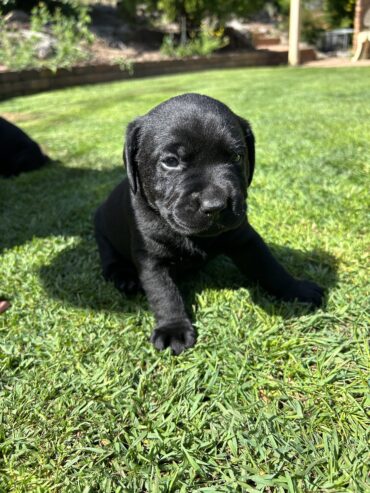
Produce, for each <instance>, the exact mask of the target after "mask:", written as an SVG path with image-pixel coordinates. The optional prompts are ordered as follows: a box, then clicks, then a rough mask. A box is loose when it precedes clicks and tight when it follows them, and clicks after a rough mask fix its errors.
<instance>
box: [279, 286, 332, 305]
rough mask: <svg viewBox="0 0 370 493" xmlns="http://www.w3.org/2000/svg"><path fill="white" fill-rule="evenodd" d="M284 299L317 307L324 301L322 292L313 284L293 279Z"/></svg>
mask: <svg viewBox="0 0 370 493" xmlns="http://www.w3.org/2000/svg"><path fill="white" fill-rule="evenodd" d="M284 298H285V299H286V300H289V301H293V300H298V301H301V302H303V303H310V304H311V305H314V306H317V307H319V306H321V305H322V304H323V301H324V290H323V288H322V287H321V286H319V285H318V284H316V283H315V282H312V281H306V280H300V279H295V280H294V283H293V285H292V286H291V287H290V289H289V292H288V293H287V294H286V295H285V296H284Z"/></svg>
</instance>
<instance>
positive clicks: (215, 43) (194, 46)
mask: <svg viewBox="0 0 370 493" xmlns="http://www.w3.org/2000/svg"><path fill="white" fill-rule="evenodd" d="M227 43H228V38H227V37H225V36H223V30H222V29H221V30H218V31H214V30H212V29H210V28H209V27H208V26H207V25H206V24H205V23H203V24H202V26H201V29H200V32H199V34H198V35H193V36H192V37H191V38H190V39H188V40H187V41H186V42H185V43H180V42H176V41H175V39H174V37H173V36H171V35H168V36H165V38H164V40H163V43H162V46H161V51H162V53H164V54H165V55H169V56H172V57H179V58H182V57H190V56H194V55H199V56H207V55H210V54H211V53H213V52H214V51H216V50H218V49H220V48H223V47H224V46H226V45H227Z"/></svg>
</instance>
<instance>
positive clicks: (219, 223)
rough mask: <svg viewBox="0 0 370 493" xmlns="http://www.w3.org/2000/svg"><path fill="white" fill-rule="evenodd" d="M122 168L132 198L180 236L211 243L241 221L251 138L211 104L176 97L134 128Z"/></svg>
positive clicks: (249, 178)
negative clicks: (210, 238)
mask: <svg viewBox="0 0 370 493" xmlns="http://www.w3.org/2000/svg"><path fill="white" fill-rule="evenodd" d="M124 160H125V165H126V169H127V174H128V178H129V182H130V186H131V189H132V192H133V193H134V194H136V193H140V194H141V195H142V196H143V198H144V200H146V201H147V203H148V205H149V206H150V207H151V208H153V209H155V210H156V211H158V213H159V214H160V215H161V216H162V218H163V219H164V220H165V221H166V222H167V223H168V224H169V225H170V226H171V228H172V229H174V230H175V231H177V232H179V233H181V234H184V235H199V236H211V235H217V234H220V233H222V232H223V231H227V230H229V229H233V228H236V227H238V226H239V225H240V224H241V223H242V221H243V220H244V218H245V212H246V205H245V199H246V195H247V192H246V190H247V187H248V185H249V184H250V183H251V181H252V176H253V171H254V136H253V133H252V130H251V128H250V126H249V124H248V122H247V121H245V120H243V119H242V118H240V117H238V116H237V115H235V114H234V113H233V112H232V111H231V110H230V109H229V108H228V107H227V106H225V105H224V104H223V103H220V102H219V101H216V100H214V99H212V98H209V97H207V96H201V95H199V94H184V95H182V96H177V97H175V98H172V99H169V100H168V101H165V102H164V103H162V104H160V105H159V106H157V107H156V108H154V109H153V110H152V111H150V112H149V113H148V114H147V115H145V116H143V117H140V118H138V119H136V120H134V121H133V122H131V123H130V124H129V126H128V128H127V133H126V144H125V152H124Z"/></svg>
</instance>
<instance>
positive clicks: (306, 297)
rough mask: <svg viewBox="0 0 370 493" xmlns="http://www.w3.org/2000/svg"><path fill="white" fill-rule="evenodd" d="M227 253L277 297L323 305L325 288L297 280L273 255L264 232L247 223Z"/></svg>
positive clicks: (231, 242)
mask: <svg viewBox="0 0 370 493" xmlns="http://www.w3.org/2000/svg"><path fill="white" fill-rule="evenodd" d="M226 254H227V255H229V256H230V257H231V259H232V260H233V261H234V263H235V264H236V265H237V266H238V267H239V269H240V270H241V271H242V273H243V274H244V275H245V276H246V277H248V278H249V279H250V280H251V281H253V282H256V283H258V284H259V285H261V286H262V287H263V288H264V289H265V290H266V291H267V292H268V293H270V294H272V295H274V296H276V297H277V298H280V299H283V300H287V301H292V300H294V299H297V300H298V301H302V302H305V303H311V304H312V305H315V306H320V305H321V304H322V301H323V295H324V291H323V289H322V288H321V287H320V286H318V285H317V284H316V283H314V282H312V281H306V280H300V279H295V278H294V277H293V276H291V275H290V274H289V273H288V272H287V271H286V270H285V269H284V267H283V266H282V265H281V264H280V263H279V262H278V261H277V260H276V259H275V258H274V257H273V255H272V253H271V251H270V250H269V248H268V246H267V245H266V243H265V242H264V241H263V239H262V238H261V237H260V235H259V234H258V233H257V232H256V231H255V230H254V229H253V228H252V226H250V225H249V224H248V223H245V224H244V225H243V226H241V227H240V228H238V230H237V231H235V232H234V234H233V235H232V238H231V241H230V242H229V246H228V247H227V251H226Z"/></svg>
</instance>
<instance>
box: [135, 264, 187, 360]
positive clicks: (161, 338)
mask: <svg viewBox="0 0 370 493" xmlns="http://www.w3.org/2000/svg"><path fill="white" fill-rule="evenodd" d="M139 277H140V280H141V283H142V286H143V288H144V290H145V293H146V295H147V297H148V301H149V304H150V307H151V309H152V310H153V312H154V315H155V318H156V322H157V325H156V328H155V329H154V331H153V333H152V335H151V338H150V340H151V342H152V343H153V344H154V347H156V348H157V349H159V350H162V349H165V348H167V347H170V348H171V349H172V351H173V353H174V354H180V353H181V352H182V351H184V350H185V349H187V348H189V347H192V346H194V343H195V332H194V328H193V326H192V324H191V322H190V320H189V317H188V316H187V314H186V311H185V306H184V301H183V299H182V297H181V294H180V291H179V289H178V287H177V286H176V284H175V283H174V281H173V279H172V277H171V275H170V272H169V269H168V267H167V266H166V265H163V264H161V263H160V262H159V261H156V260H152V259H146V260H145V261H143V260H141V262H140V272H139Z"/></svg>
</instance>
